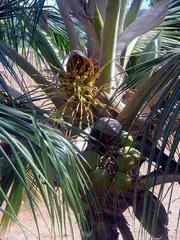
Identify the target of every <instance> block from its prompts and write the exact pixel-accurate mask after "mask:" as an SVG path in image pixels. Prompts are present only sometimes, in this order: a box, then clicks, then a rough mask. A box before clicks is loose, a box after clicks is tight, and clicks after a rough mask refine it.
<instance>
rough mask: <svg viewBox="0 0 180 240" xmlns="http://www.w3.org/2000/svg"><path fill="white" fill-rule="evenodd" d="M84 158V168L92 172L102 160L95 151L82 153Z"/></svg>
mask: <svg viewBox="0 0 180 240" xmlns="http://www.w3.org/2000/svg"><path fill="white" fill-rule="evenodd" d="M82 156H83V157H84V158H85V160H86V162H85V161H82V163H83V166H84V168H85V169H86V171H90V170H92V169H95V168H96V167H97V166H98V164H99V162H100V160H101V158H100V156H99V155H98V154H97V153H96V152H95V151H90V150H89V151H84V152H83V153H82Z"/></svg>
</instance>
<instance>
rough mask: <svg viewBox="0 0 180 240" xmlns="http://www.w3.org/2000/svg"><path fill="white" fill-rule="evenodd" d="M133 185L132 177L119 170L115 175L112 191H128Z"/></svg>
mask: <svg viewBox="0 0 180 240" xmlns="http://www.w3.org/2000/svg"><path fill="white" fill-rule="evenodd" d="M130 187H131V177H130V176H129V175H128V174H127V173H124V172H121V171H118V172H117V173H116V176H115V177H114V182H113V185H112V191H113V192H115V193H119V192H121V191H127V190H128V189H129V188H130Z"/></svg>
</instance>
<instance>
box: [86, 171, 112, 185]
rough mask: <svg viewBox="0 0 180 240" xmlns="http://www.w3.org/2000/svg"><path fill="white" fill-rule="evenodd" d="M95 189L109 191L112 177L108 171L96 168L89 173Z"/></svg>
mask: <svg viewBox="0 0 180 240" xmlns="http://www.w3.org/2000/svg"><path fill="white" fill-rule="evenodd" d="M89 177H90V179H91V181H92V184H93V187H94V188H97V189H108V188H109V186H110V183H111V177H110V175H109V174H108V172H107V170H106V169H102V168H96V169H95V170H94V171H91V172H90V173H89Z"/></svg>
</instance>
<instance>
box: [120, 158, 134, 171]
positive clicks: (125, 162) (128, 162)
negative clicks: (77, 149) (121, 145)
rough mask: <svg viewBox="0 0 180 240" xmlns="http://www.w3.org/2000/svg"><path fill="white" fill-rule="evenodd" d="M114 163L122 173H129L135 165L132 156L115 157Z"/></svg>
mask: <svg viewBox="0 0 180 240" xmlns="http://www.w3.org/2000/svg"><path fill="white" fill-rule="evenodd" d="M116 163H117V165H118V169H119V170H120V171H122V172H127V171H129V170H130V169H132V167H133V166H134V165H135V161H134V158H133V156H132V155H125V156H122V157H117V158H116Z"/></svg>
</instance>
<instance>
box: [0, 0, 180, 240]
mask: <svg viewBox="0 0 180 240" xmlns="http://www.w3.org/2000/svg"><path fill="white" fill-rule="evenodd" d="M128 4H129V2H128V1H123V0H122V1H120V0H115V1H111V0H108V1H104V0H96V1H80V0H79V1H73V0H68V1H64V0H57V1H56V6H55V7H50V6H44V1H40V0H31V1H15V0H11V1H2V3H1V12H0V13H1V29H2V30H1V40H0V50H1V62H2V63H3V65H4V67H5V68H6V69H7V70H9V71H10V73H11V74H12V76H13V77H14V79H15V81H16V82H17V83H18V85H19V86H20V90H21V93H20V94H19V93H17V92H16V91H14V89H12V87H11V86H9V84H7V81H6V80H4V79H3V77H2V78H1V85H2V88H3V91H2V97H1V99H2V100H1V101H2V106H1V112H2V119H1V122H2V123H1V130H2V133H1V145H2V146H1V155H2V156H1V169H2V170H1V171H2V177H1V181H2V184H1V203H3V202H4V201H5V202H6V208H5V209H3V211H4V215H3V219H2V224H4V225H5V226H6V225H7V224H8V222H9V219H10V218H11V219H13V220H15V221H17V218H16V216H17V213H18V211H19V207H20V205H21V202H22V200H23V199H24V198H23V197H24V195H25V196H26V199H28V202H29V204H30V206H31V209H32V212H33V214H34V218H35V221H37V220H36V213H35V208H38V205H37V200H38V197H40V196H41V198H43V200H44V202H45V204H46V206H47V209H48V212H49V215H50V217H51V218H52V221H53V220H54V218H55V216H57V217H58V219H59V220H61V219H62V217H63V216H64V215H62V213H63V210H61V209H62V207H61V205H60V197H59V195H58V194H57V193H56V192H55V188H56V187H60V189H61V191H62V199H63V203H64V204H63V206H65V208H66V209H67V210H68V209H69V206H70V207H71V208H72V209H73V211H74V213H75V216H76V218H77V220H78V223H79V226H80V229H81V230H82V238H84V239H102V235H103V238H104V235H106V236H107V239H117V237H118V233H117V228H119V230H120V232H121V234H122V236H123V239H133V236H132V234H131V232H130V230H129V228H128V225H127V222H126V220H125V218H124V216H123V212H124V211H125V209H127V208H128V207H129V206H133V210H134V214H135V216H136V217H137V218H138V219H139V220H140V221H141V223H142V226H143V227H144V228H145V229H146V230H147V231H148V232H149V233H150V234H151V235H152V237H153V238H155V237H161V238H162V239H168V236H167V234H168V233H167V228H166V227H165V225H167V214H166V212H165V209H164V207H163V205H162V203H161V195H162V192H163V188H164V184H165V183H166V182H174V181H178V182H179V181H180V180H179V165H178V163H177V162H176V161H175V160H174V154H175V152H177V149H178V141H179V128H178V124H177V122H178V117H179V115H178V114H179V113H178V111H179V89H180V88H179V81H178V80H179V52H178V48H179V43H178V31H179V29H178V27H177V22H178V21H179V6H178V1H167V0H163V1H161V2H159V3H157V4H155V6H154V7H152V8H150V9H148V10H147V11H146V12H145V13H144V14H143V15H142V16H138V15H139V11H140V8H141V4H142V1H132V3H131V4H130V6H129V5H128ZM7 26H8V28H7ZM3 30H5V31H3ZM29 48H31V49H33V50H34V54H35V57H36V59H37V65H33V64H31V63H30V62H29V61H28V59H27V58H28V51H29ZM67 55H68V56H67ZM6 57H8V60H7V58H6ZM9 59H11V60H12V61H13V62H15V64H16V65H17V66H18V67H20V68H21V69H23V71H24V72H25V73H26V74H28V75H29V76H30V77H31V78H32V79H33V80H34V82H35V83H36V84H37V85H36V86H37V87H36V89H35V90H33V91H29V90H28V89H27V88H26V85H25V82H24V81H22V80H21V79H20V78H19V77H18V76H17V74H16V72H15V71H14V70H13V68H12V65H11V64H10V63H9ZM39 66H43V68H46V69H49V75H48V77H46V74H45V73H44V72H43V73H42V72H41V71H40V70H39ZM49 78H50V80H49ZM12 90H13V91H12ZM37 92H39V93H40V94H39V95H38V96H37V95H36V96H35V93H37ZM23 93H24V94H23ZM16 94H17V95H18V97H17V95H16ZM40 99H41V100H44V102H46V101H47V99H48V104H46V105H45V107H44V108H40V107H37V106H35V104H36V102H37V101H39V100H40ZM22 108H23V110H22ZM16 109H18V110H16ZM24 111H27V112H26V113H23V112H24ZM115 119H116V120H115ZM45 124H48V127H47V126H46V125H45ZM92 124H93V127H91V126H92ZM49 125H51V126H53V127H54V126H55V127H56V128H57V129H54V128H53V129H52V128H51V127H50V126H49ZM87 127H89V129H90V131H89V132H90V133H89V135H88V133H86V131H85V132H84V131H83V129H84V128H87ZM82 131H83V132H82ZM62 132H63V134H62ZM27 133H28V134H27ZM82 133H83V136H85V137H84V138H85V140H84V141H87V147H86V149H83V153H81V154H82V156H81V154H80V151H79V150H78V149H77V148H75V147H74V145H72V141H73V139H75V138H76V137H77V135H79V134H80V135H82ZM87 137H88V140H87ZM67 139H68V140H67ZM170 139H171V143H170V146H171V148H170V151H169V152H170V153H169V155H166V154H165V153H164V150H165V148H166V146H167V144H168V143H169V141H170ZM69 141H70V142H69ZM73 142H74V141H73ZM159 142H161V146H160V147H158V144H159ZM128 159H130V160H128ZM144 161H147V162H148V166H149V167H148V171H147V173H146V174H145V175H144V176H141V175H140V172H139V169H140V167H141V165H142V163H143V162H144ZM127 163H128V165H127ZM153 164H154V166H155V170H154V171H153V172H151V166H152V165H153ZM76 171H77V172H76ZM6 172H8V174H7V175H6V174H5V173H6ZM72 176H73V177H72ZM89 180H91V181H89ZM158 184H161V188H160V192H159V196H158V198H157V197H155V195H154V194H153V192H154V190H151V191H149V190H150V189H151V188H152V187H153V189H154V186H155V185H158ZM16 191H18V193H19V195H20V197H19V198H18V200H16V197H15V192H16ZM9 192H10V195H8V193H9ZM24 193H25V194H24ZM89 196H91V199H95V200H96V201H95V200H94V201H93V202H92V201H91V202H89V201H88V199H89ZM99 203H101V206H99V205H100V204H99ZM102 203H103V204H102ZM147 206H150V207H149V209H147ZM60 226H62V225H61V223H60ZM37 227H38V224H37ZM102 232H105V233H106V234H102Z"/></svg>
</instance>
